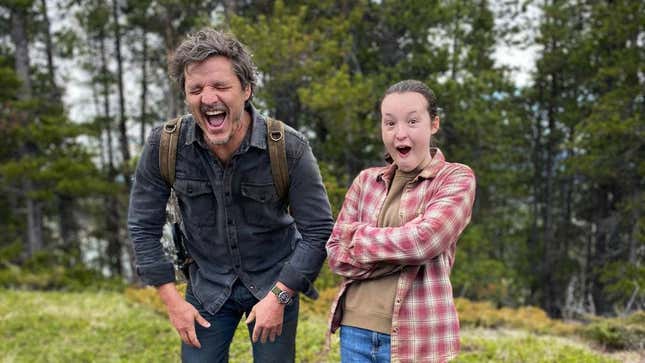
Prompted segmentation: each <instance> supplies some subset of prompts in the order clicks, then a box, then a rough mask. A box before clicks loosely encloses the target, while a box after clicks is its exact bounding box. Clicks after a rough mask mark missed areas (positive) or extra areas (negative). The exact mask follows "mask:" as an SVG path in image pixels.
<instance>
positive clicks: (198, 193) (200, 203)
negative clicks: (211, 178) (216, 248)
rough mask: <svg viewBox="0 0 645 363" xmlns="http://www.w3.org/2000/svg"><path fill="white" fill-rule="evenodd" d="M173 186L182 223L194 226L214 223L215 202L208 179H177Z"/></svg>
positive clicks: (212, 224)
mask: <svg viewBox="0 0 645 363" xmlns="http://www.w3.org/2000/svg"><path fill="white" fill-rule="evenodd" d="M173 187H174V189H175V192H176V193H177V197H178V199H179V207H180V208H181V211H182V215H183V217H184V223H186V224H190V225H194V226H214V225H215V223H216V219H215V218H216V208H217V204H216V201H215V196H214V195H213V191H212V189H211V185H210V183H209V182H208V181H206V180H194V179H177V180H176V181H175V185H174V186H173Z"/></svg>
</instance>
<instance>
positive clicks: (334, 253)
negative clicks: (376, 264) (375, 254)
mask: <svg viewBox="0 0 645 363" xmlns="http://www.w3.org/2000/svg"><path fill="white" fill-rule="evenodd" d="M362 175H363V174H359V175H358V176H357V177H356V178H355V179H354V182H353V183H352V185H351V186H350V188H349V190H348V191H347V193H346V194H345V201H344V202H343V206H342V208H341V210H340V213H339V214H338V218H337V220H336V224H335V225H334V228H333V230H332V233H331V236H330V237H329V240H328V241H327V245H326V248H327V261H328V264H329V268H330V269H331V271H332V272H334V273H335V274H338V275H340V276H343V277H346V278H350V279H360V278H366V277H367V276H369V274H370V272H371V271H372V270H373V266H371V265H370V264H364V263H359V262H357V261H356V260H355V259H354V258H353V257H352V255H351V251H350V250H349V246H350V243H351V242H352V241H351V238H350V239H346V238H345V237H346V236H347V232H346V231H344V229H345V228H346V226H348V225H352V223H354V222H355V221H357V220H358V219H359V217H358V216H359V211H358V205H359V200H360V197H361V189H362V187H361V184H362V183H361V176H362Z"/></svg>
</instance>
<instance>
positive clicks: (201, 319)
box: [195, 312, 211, 328]
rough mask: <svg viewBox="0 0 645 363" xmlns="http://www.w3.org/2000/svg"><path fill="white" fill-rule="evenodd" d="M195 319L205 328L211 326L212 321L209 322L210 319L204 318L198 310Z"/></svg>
mask: <svg viewBox="0 0 645 363" xmlns="http://www.w3.org/2000/svg"><path fill="white" fill-rule="evenodd" d="M195 320H196V321H197V323H199V325H201V326H203V327H204V328H210V327H211V323H209V322H208V320H206V319H204V317H202V316H201V315H200V314H199V313H198V312H195Z"/></svg>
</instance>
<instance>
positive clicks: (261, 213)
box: [128, 106, 333, 314]
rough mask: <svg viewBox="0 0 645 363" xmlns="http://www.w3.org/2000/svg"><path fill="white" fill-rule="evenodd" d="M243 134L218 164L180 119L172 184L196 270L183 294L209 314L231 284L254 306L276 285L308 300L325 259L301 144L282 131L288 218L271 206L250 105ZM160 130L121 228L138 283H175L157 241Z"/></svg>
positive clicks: (258, 120) (318, 196) (322, 195)
mask: <svg viewBox="0 0 645 363" xmlns="http://www.w3.org/2000/svg"><path fill="white" fill-rule="evenodd" d="M246 111H247V112H249V113H250V114H251V118H252V123H251V128H250V129H249V131H248V132H247V135H246V137H245V139H244V140H243V142H242V144H241V145H240V147H239V149H238V150H237V151H236V152H235V153H234V154H233V156H232V158H231V160H230V161H229V162H228V164H227V165H223V164H222V163H220V161H219V160H218V159H217V158H216V157H215V156H214V155H213V154H212V153H211V152H210V151H209V149H208V148H207V147H206V144H205V143H204V141H203V137H202V132H201V129H200V128H199V126H198V125H197V124H196V123H195V120H194V119H193V117H192V116H191V115H187V116H185V117H184V119H183V122H182V126H181V136H180V139H179V143H178V147H177V161H176V172H175V183H174V185H173V188H174V190H175V193H176V194H177V198H178V202H179V207H180V210H181V214H182V217H183V221H184V233H185V235H186V239H187V246H186V247H187V249H188V252H189V253H190V255H191V256H192V257H193V259H194V260H195V262H196V263H193V264H192V265H191V267H190V286H191V288H192V291H193V294H194V295H195V297H196V298H197V299H198V300H199V301H200V302H201V303H202V304H203V306H204V308H205V309H206V310H207V311H209V312H210V313H213V314H214V313H215V312H217V311H218V310H219V308H220V307H221V306H222V304H223V303H224V302H225V301H226V300H227V298H228V297H229V295H230V292H231V288H232V286H233V283H234V282H235V281H236V280H237V279H240V281H241V282H242V283H243V284H244V285H245V286H246V287H247V288H248V289H249V291H251V293H252V294H253V295H254V296H255V297H256V298H258V299H262V298H263V297H264V296H266V294H267V293H268V292H269V290H270V289H271V287H272V286H273V284H274V283H275V282H276V281H278V280H279V281H281V282H282V283H284V284H285V285H287V286H288V287H290V288H292V289H294V290H296V291H299V292H302V293H304V294H305V295H306V296H308V297H310V298H314V299H315V298H316V297H317V295H318V294H317V292H316V290H315V289H314V287H313V281H314V279H315V278H316V276H317V275H318V272H319V271H320V268H321V266H322V263H323V261H324V260H325V257H326V252H325V243H326V242H327V239H328V238H329V235H330V234H331V229H332V227H333V218H332V215H331V208H330V206H329V201H328V199H327V194H326V191H325V187H324V186H323V182H322V178H321V175H320V171H319V170H318V165H317V162H316V159H315V158H314V155H313V153H312V151H311V147H310V146H309V144H308V142H307V140H306V139H305V137H304V136H303V135H302V134H300V133H298V132H297V131H295V130H293V129H292V128H290V127H288V126H286V125H285V137H286V152H287V166H288V170H289V181H290V185H289V195H288V200H289V210H287V204H286V203H285V202H284V201H282V200H280V199H279V198H278V195H277V193H276V190H275V187H274V185H273V178H272V175H271V165H270V162H269V153H268V149H267V142H266V120H265V118H264V117H262V116H261V115H260V114H258V113H257V111H256V110H255V109H254V108H253V106H248V107H247V109H246ZM160 132H161V128H160V127H157V128H155V129H153V130H152V132H151V134H150V136H149V137H148V140H147V143H146V145H145V147H144V149H143V153H142V155H141V159H140V160H139V164H138V166H137V170H136V173H135V177H134V183H133V186H132V192H131V196H130V207H129V211H128V227H129V231H130V236H131V238H132V243H133V245H134V252H135V256H136V260H137V272H138V274H139V275H140V276H141V278H142V280H143V282H145V283H146V284H149V285H154V286H159V285H162V284H165V283H168V282H173V281H175V273H174V268H173V265H172V262H171V261H170V260H168V259H167V258H166V257H165V255H164V252H163V248H162V245H161V242H160V239H161V235H162V228H163V225H164V223H165V210H166V202H167V200H168V197H169V195H170V188H169V187H168V186H167V185H166V183H165V182H164V180H163V179H162V177H161V174H160V172H159V139H160Z"/></svg>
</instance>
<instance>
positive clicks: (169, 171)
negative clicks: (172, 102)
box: [159, 117, 289, 200]
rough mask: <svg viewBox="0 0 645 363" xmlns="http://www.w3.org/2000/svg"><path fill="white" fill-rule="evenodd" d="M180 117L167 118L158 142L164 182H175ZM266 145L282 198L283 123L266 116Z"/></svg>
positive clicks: (285, 182)
mask: <svg viewBox="0 0 645 363" xmlns="http://www.w3.org/2000/svg"><path fill="white" fill-rule="evenodd" d="M181 121H182V117H177V118H175V119H172V120H169V121H167V122H166V123H165V125H164V127H163V130H162V132H161V141H160V143H159V170H160V171H161V176H162V177H163V179H164V180H165V181H166V184H168V185H169V186H171V187H172V185H173V184H174V183H175V162H176V161H177V142H178V141H179V132H180V131H181ZM267 145H268V148H269V161H270V163H271V174H272V175H273V184H274V185H275V188H276V192H277V194H278V197H279V198H280V199H282V200H285V198H286V197H287V196H288V195H289V171H288V169H287V151H286V145H285V135H284V123H282V121H280V120H275V119H272V118H270V117H267Z"/></svg>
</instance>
